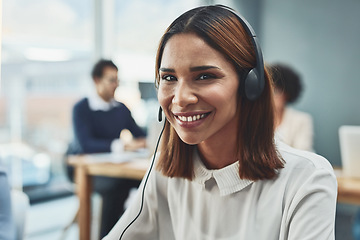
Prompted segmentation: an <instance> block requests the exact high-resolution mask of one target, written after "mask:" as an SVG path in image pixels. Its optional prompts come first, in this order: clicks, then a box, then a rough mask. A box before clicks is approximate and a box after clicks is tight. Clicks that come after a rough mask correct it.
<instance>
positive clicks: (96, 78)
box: [93, 77, 101, 84]
mask: <svg viewBox="0 0 360 240" xmlns="http://www.w3.org/2000/svg"><path fill="white" fill-rule="evenodd" d="M93 80H94V83H95V84H98V83H99V82H100V81H101V78H100V77H94V78H93Z"/></svg>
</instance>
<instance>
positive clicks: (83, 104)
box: [73, 98, 90, 113]
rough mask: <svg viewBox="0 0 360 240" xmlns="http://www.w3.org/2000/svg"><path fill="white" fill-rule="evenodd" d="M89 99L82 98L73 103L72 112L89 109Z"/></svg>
mask: <svg viewBox="0 0 360 240" xmlns="http://www.w3.org/2000/svg"><path fill="white" fill-rule="evenodd" d="M89 109H90V108H89V100H88V98H82V99H80V100H79V101H78V102H76V103H75V105H74V107H73V112H74V113H76V112H83V111H87V110H89Z"/></svg>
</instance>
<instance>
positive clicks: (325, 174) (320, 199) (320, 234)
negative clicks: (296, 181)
mask: <svg viewBox="0 0 360 240" xmlns="http://www.w3.org/2000/svg"><path fill="white" fill-rule="evenodd" d="M336 197H337V181H336V177H335V175H334V173H333V172H331V171H330V170H329V169H317V170H316V171H314V172H313V173H312V174H311V175H310V176H309V177H307V178H306V179H303V183H302V185H301V186H300V187H299V189H298V190H297V191H296V194H295V195H294V197H293V199H292V200H291V203H290V205H289V209H288V213H289V214H288V215H287V217H286V218H287V219H286V222H287V224H286V226H287V228H288V229H287V231H286V232H287V233H288V236H287V237H284V239H287V240H295V239H301V240H313V239H318V240H333V239H335V236H334V225H335V211H333V210H334V209H336Z"/></svg>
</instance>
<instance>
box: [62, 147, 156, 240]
mask: <svg viewBox="0 0 360 240" xmlns="http://www.w3.org/2000/svg"><path fill="white" fill-rule="evenodd" d="M134 156H135V155H134ZM140 156H141V155H140ZM110 158H113V156H111V154H89V155H78V156H70V157H69V159H68V163H69V164H70V165H72V166H74V167H75V182H76V185H77V194H78V197H79V210H78V225H79V234H80V240H89V239H90V233H91V193H92V187H91V186H92V183H91V176H108V177H121V178H129V179H137V180H141V179H142V178H143V177H144V175H145V173H146V170H147V169H148V167H149V165H150V157H149V158H144V157H141V158H136V157H134V158H133V159H131V161H128V162H122V163H119V162H109V159H110Z"/></svg>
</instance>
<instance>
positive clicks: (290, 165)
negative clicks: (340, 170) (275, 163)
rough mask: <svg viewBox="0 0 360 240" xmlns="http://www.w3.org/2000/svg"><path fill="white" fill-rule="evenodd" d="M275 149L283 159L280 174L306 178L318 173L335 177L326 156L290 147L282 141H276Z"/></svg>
mask: <svg viewBox="0 0 360 240" xmlns="http://www.w3.org/2000/svg"><path fill="white" fill-rule="evenodd" d="M277 149H278V152H279V154H280V155H281V157H282V158H283V159H284V161H285V166H284V169H282V170H280V172H281V173H280V174H283V175H288V176H287V177H291V178H295V177H300V178H301V177H305V178H306V176H311V175H314V174H315V175H316V174H320V175H323V176H327V177H330V178H335V179H336V177H335V174H334V170H333V167H332V166H331V164H330V162H329V161H328V160H327V159H326V158H324V157H322V156H320V155H318V154H315V153H313V152H308V151H303V150H298V149H295V148H292V147H290V146H288V145H286V144H284V143H282V142H278V143H277Z"/></svg>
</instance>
